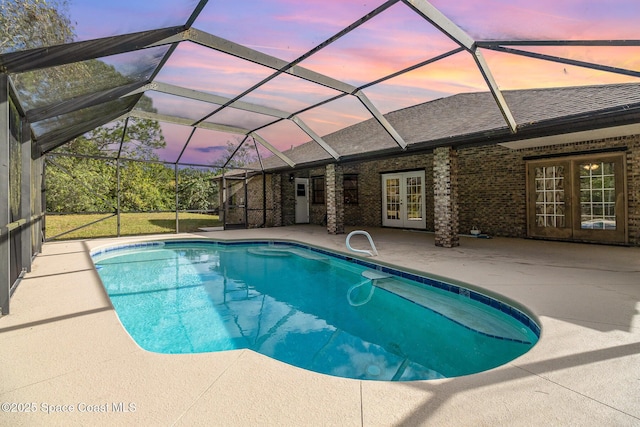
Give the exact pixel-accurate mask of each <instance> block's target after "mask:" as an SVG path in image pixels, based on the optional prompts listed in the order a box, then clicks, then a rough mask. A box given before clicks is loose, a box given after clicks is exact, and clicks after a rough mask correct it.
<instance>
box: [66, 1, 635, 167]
mask: <svg viewBox="0 0 640 427" xmlns="http://www.w3.org/2000/svg"><path fill="white" fill-rule="evenodd" d="M76 3H77V4H76ZM196 3H197V2H195V1H192V0H189V1H186V2H184V3H182V4H179V3H178V2H176V1H173V0H154V1H153V2H151V1H149V2H132V1H126V2H125V1H122V0H114V1H112V2H109V3H107V2H103V1H98V0H95V1H76V2H74V3H72V5H71V14H72V20H73V21H76V22H78V25H77V33H78V38H79V39H89V38H95V37H102V36H108V35H114V34H122V33H127V32H133V31H140V30H146V29H151V28H157V27H162V26H170V25H179V24H182V23H184V22H185V21H186V19H187V17H188V16H189V14H190V11H191V8H192V7H193V6H194V5H195V4H196ZM382 3H383V1H382V0H376V1H373V2H371V1H364V2H363V1H355V0H306V1H298V0H277V1H252V0H244V1H242V2H238V1H237V0H217V1H210V2H209V3H208V4H207V6H206V7H205V8H204V10H203V11H202V13H201V14H200V16H199V18H198V19H197V20H196V22H195V24H194V28H197V29H200V30H203V31H206V32H209V33H212V34H214V35H217V36H220V37H223V38H226V39H228V40H231V41H233V42H236V43H241V44H244V45H246V46H248V47H251V48H252V49H255V50H258V51H261V52H264V53H267V54H269V55H273V56H276V57H278V58H280V59H283V60H285V61H291V60H293V59H295V58H297V57H299V56H300V55H302V54H304V53H305V52H306V51H308V50H309V49H312V48H313V47H315V46H317V45H318V44H319V43H321V42H323V41H324V40H326V39H327V38H329V37H331V36H332V35H334V34H335V33H337V32H338V31H340V30H341V29H342V28H343V27H344V26H345V25H348V24H350V23H352V22H354V21H356V20H357V19H359V18H360V17H362V16H364V15H365V14H367V13H368V12H370V11H371V10H373V9H374V8H375V7H377V6H379V5H380V4H382ZM432 4H433V5H434V6H436V7H438V8H439V9H440V10H441V12H443V13H444V14H445V15H446V16H447V17H448V18H450V19H451V20H452V21H454V22H455V23H456V24H457V25H459V26H460V27H461V28H462V29H463V30H465V31H466V32H467V33H468V34H470V35H471V36H472V37H475V38H476V39H478V40H483V39H485V40H486V39H503V40H505V39H509V40H512V39H523V38H528V39H600V40H608V39H636V40H637V39H640V29H639V28H640V27H638V25H637V22H638V20H639V18H640V2H639V1H637V0H608V1H601V0H542V1H536V2H531V1H530V0H528V1H524V0H485V1H476V0H459V1H455V2H454V1H450V0H432ZM455 47H457V45H456V44H455V43H454V42H452V41H451V40H450V39H449V38H448V37H446V36H444V35H443V34H442V33H440V32H439V31H438V30H436V29H435V28H433V27H432V26H431V25H430V24H429V23H428V22H427V21H426V20H424V19H423V18H422V17H420V16H419V15H418V14H416V13H415V12H414V11H413V10H411V9H410V8H409V7H407V6H406V5H405V4H404V3H402V2H399V3H397V4H395V5H393V6H391V7H390V8H389V9H388V10H386V11H385V12H383V13H382V14H380V15H378V16H376V17H375V18H373V19H372V20H370V21H369V22H367V23H365V24H364V25H362V26H360V27H359V28H357V29H356V30H354V31H353V32H351V33H349V34H348V35H346V36H344V37H343V38H341V39H339V40H337V41H335V42H334V43H332V44H329V45H328V46H326V47H325V48H323V49H322V50H320V51H319V52H318V53H316V54H314V55H313V56H311V57H310V58H308V59H306V60H305V61H303V62H302V63H301V64H300V65H301V66H304V67H306V68H309V69H311V70H313V71H316V72H319V73H322V74H325V75H327V76H330V77H332V78H335V79H338V80H342V81H345V82H347V83H349V84H352V85H354V86H361V85H363V84H366V83H368V82H370V81H372V80H375V79H378V78H380V77H383V76H386V75H389V74H390V73H393V72H396V71H399V70H401V69H404V68H405V67H408V66H411V65H413V64H416V63H419V62H421V61H424V60H427V59H429V58H432V57H434V56H436V55H439V54H442V53H444V52H447V51H449V50H451V49H453V48H455ZM529 50H531V51H535V52H540V53H545V54H549V55H558V56H563V57H567V58H571V59H575V60H580V61H587V62H596V63H597V62H600V63H604V64H606V65H610V66H615V67H624V68H627V69H631V70H636V71H640V48H573V47H572V48H566V47H556V48H535V49H534V48H529ZM483 54H484V55H485V57H486V59H487V62H488V63H489V66H490V67H491V71H492V73H493V75H494V77H495V79H496V81H497V83H498V85H499V87H500V88H501V89H504V90H508V89H524V88H530V87H553V86H574V85H584V84H604V83H614V82H627V81H637V80H638V79H634V78H631V77H625V76H621V75H616V74H611V73H604V72H597V71H593V70H588V69H584V68H579V67H571V66H567V65H563V64H558V63H552V62H547V61H540V60H533V59H528V58H524V57H520V56H514V55H507V54H501V53H496V52H491V51H483ZM271 73H272V70H270V69H268V68H265V67H263V66H261V65H257V64H253V63H250V62H247V61H244V60H240V59H238V58H234V57H230V56H228V55H225V54H222V53H219V52H215V51H212V50H210V49H207V48H204V47H201V46H198V45H196V44H194V43H191V42H183V43H181V44H180V46H179V47H178V49H176V51H175V52H174V54H173V56H172V57H171V58H170V59H169V61H168V62H167V63H166V65H165V67H164V68H163V70H162V71H161V72H160V74H159V75H158V76H157V78H156V80H158V81H161V82H166V83H171V84H175V85H179V86H184V87H187V88H191V89H196V90H200V91H205V92H209V93H212V94H217V95H221V96H226V97H234V96H235V95H237V94H239V93H241V92H242V91H244V90H246V89H248V88H250V87H251V86H252V85H254V84H256V83H257V82H259V81H261V80H262V79H264V78H265V77H267V76H269V75H270V74H271ZM486 90H487V88H486V86H485V84H484V81H483V79H482V77H481V75H480V73H479V71H478V68H477V67H476V66H475V63H474V62H473V60H472V59H471V56H470V55H469V54H468V53H467V52H462V53H458V54H456V55H454V56H452V57H450V58H447V59H444V60H442V61H439V62H436V63H434V64H430V65H429V66H426V67H422V68H420V69H417V70H414V71H412V72H411V73H408V74H405V75H402V76H399V77H396V78H394V79H392V80H389V81H387V82H384V83H381V84H378V85H375V86H372V87H370V88H368V89H366V90H365V91H364V93H365V94H366V95H367V96H369V98H370V99H371V100H372V102H373V103H374V104H375V105H376V106H377V107H378V109H379V110H380V111H382V112H383V113H387V112H389V111H393V110H395V109H398V108H404V107H407V106H410V105H415V104H416V103H421V102H427V101H430V100H433V99H436V98H440V97H444V96H449V95H453V94H456V93H461V92H470V91H486ZM336 94H338V92H336V91H334V90H332V89H329V88H326V87H322V86H319V85H317V84H314V83H310V82H306V81H303V80H300V79H298V78H296V77H292V76H289V75H282V76H279V77H277V78H276V79H274V80H272V81H270V82H269V83H267V84H266V85H265V86H263V87H261V88H260V89H259V90H257V91H256V92H253V93H251V94H249V95H248V96H246V97H244V98H243V99H242V100H243V101H246V102H251V103H255V104H259V105H265V106H269V107H273V108H277V109H279V110H284V111H287V112H290V113H293V112H296V111H298V110H300V109H302V108H305V107H307V106H309V105H311V104H314V103H317V102H320V101H323V100H325V99H328V98H330V97H332V96H335V95H336ZM152 96H153V99H154V106H155V107H156V108H158V110H159V112H160V113H164V114H177V115H180V116H183V117H189V118H196V117H199V116H204V115H206V114H208V113H210V112H212V111H213V110H215V109H216V108H217V106H216V105H211V104H205V103H200V102H196V101H185V100H180V99H177V98H176V97H171V96H168V95H156V94H154V95H152ZM300 117H301V118H302V119H303V120H304V121H305V123H307V124H308V125H309V126H310V127H311V128H312V129H313V130H314V131H315V132H316V133H318V134H320V135H325V134H328V133H331V132H334V131H336V130H338V129H340V128H341V127H344V126H347V125H350V124H353V123H355V122H358V121H360V120H365V119H367V118H369V115H368V113H367V112H366V110H364V109H363V108H362V106H361V104H359V103H358V102H355V99H354V98H352V97H348V98H345V99H342V100H340V101H338V102H334V103H331V104H329V105H326V106H323V107H322V108H318V109H317V110H315V111H313V110H312V111H308V112H305V113H303V114H301V116H300ZM212 120H215V118H213V119H212ZM221 121H222V122H223V123H227V124H234V125H236V126H242V124H243V123H244V124H245V125H246V127H256V126H259V125H261V123H264V121H261V120H259V119H257V118H256V117H253V116H251V114H246V115H245V116H244V121H243V116H242V114H238V112H237V111H236V112H233V114H232V113H228V114H227V115H225V116H224V117H223V118H221ZM291 125H293V124H292V123H291ZM169 128H170V127H167V129H166V130H165V131H164V132H165V137H166V138H167V140H168V141H169V143H170V146H171V147H180V146H181V144H182V143H183V139H184V136H183V135H184V133H185V132H182V131H177V130H173V129H169ZM260 133H261V135H263V136H264V137H265V138H267V139H268V140H269V141H270V142H271V143H272V144H273V145H275V146H276V147H278V148H281V149H286V148H289V147H290V146H291V145H298V144H300V143H303V142H306V141H307V140H309V137H308V136H306V135H305V134H304V133H302V132H301V131H300V130H299V129H298V127H297V126H295V125H293V126H289V125H288V124H287V125H285V124H282V123H280V124H278V125H275V126H272V127H269V128H265V129H263V130H262V131H261V132H260ZM196 134H198V137H197V138H194V151H193V153H200V154H202V153H208V154H211V155H213V153H220V152H222V150H221V149H220V147H222V146H223V145H224V144H226V140H227V139H229V138H235V136H230V137H228V138H226V139H225V137H218V136H216V137H213V136H212V135H211V134H207V133H202V134H201V131H198V132H196ZM187 135H188V132H187ZM174 139H175V141H173V140H174ZM196 144H199V145H198V147H196ZM207 144H209V145H207ZM200 145H201V146H200ZM215 147H218V148H215ZM190 149H191V147H190ZM169 151H171V153H172V154H171V155H173V154H175V153H173V151H175V149H174V148H171V149H169V148H167V153H169ZM178 152H179V151H178ZM186 155H187V153H185V156H186ZM189 156H194V158H197V157H198V156H197V155H196V154H189ZM168 157H171V156H170V155H169V156H168ZM199 158H202V155H200V157H199Z"/></svg>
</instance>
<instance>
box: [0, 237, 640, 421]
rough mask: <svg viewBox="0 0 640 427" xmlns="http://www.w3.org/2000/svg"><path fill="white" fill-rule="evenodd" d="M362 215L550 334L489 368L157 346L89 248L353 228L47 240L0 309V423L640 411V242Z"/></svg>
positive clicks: (395, 243)
mask: <svg viewBox="0 0 640 427" xmlns="http://www.w3.org/2000/svg"><path fill="white" fill-rule="evenodd" d="M347 231H350V230H347ZM367 231H369V232H370V233H371V235H372V237H373V240H374V241H375V244H376V246H377V249H378V252H379V254H380V255H379V256H378V257H376V258H374V260H375V261H380V262H384V263H390V264H395V265H398V266H401V267H405V268H409V269H413V270H418V271H424V272H428V273H432V274H436V275H441V276H445V277H450V278H452V279H455V280H460V281H463V282H468V283H472V284H474V285H477V286H480V287H482V288H485V289H487V290H489V291H491V292H495V293H498V294H501V295H504V296H505V297H506V298H508V299H511V300H514V301H516V302H517V303H520V304H522V305H524V306H525V307H527V308H528V309H529V310H530V312H532V313H533V314H534V315H535V316H536V317H537V319H538V321H539V322H540V323H541V326H542V336H541V339H540V341H539V342H538V344H537V345H536V346H535V347H534V348H533V349H532V350H531V351H530V352H528V353H526V354H525V355H523V356H521V357H519V358H518V359H516V360H514V361H512V362H511V363H508V364H506V365H504V366H501V367H499V368H496V369H492V370H490V371H486V372H483V373H480V374H475V375H470V376H466V377H458V378H450V379H445V380H437V381H417V382H405V383H390V382H376V381H358V380H349V379H343V378H336V377H330V376H326V375H320V374H316V373H313V372H308V371H305V370H302V369H299V368H295V367H292V366H289V365H286V364H284V363H281V362H278V361H276V360H272V359H270V358H268V357H265V356H262V355H260V354H257V353H254V352H252V351H250V350H237V351H229V352H222V353H209V354H195V355H162V354H155V353H149V352H147V351H144V350H142V349H140V348H139V347H138V346H137V345H136V344H135V343H134V342H133V341H132V340H131V339H130V337H129V336H128V334H127V333H126V332H125V330H124V329H123V328H122V326H121V324H120V322H119V320H118V318H117V316H116V314H115V312H114V311H113V309H112V307H111V304H110V302H109V299H108V297H107V296H106V294H105V292H104V290H103V288H102V284H101V282H100V280H99V277H98V275H97V273H96V271H95V269H94V268H93V264H92V262H91V259H90V256H89V252H90V250H91V249H93V248H96V247H98V246H102V245H106V244H109V243H112V242H123V241H126V242H130V241H135V240H151V239H156V238H188V237H193V236H198V237H213V238H216V239H235V238H246V239H264V238H274V239H275V238H282V239H288V240H296V241H300V242H303V243H308V244H313V245H317V246H322V247H325V248H328V249H330V250H336V251H341V252H346V247H345V237H346V235H337V236H332V235H328V234H327V233H326V230H325V229H324V228H321V227H315V226H295V227H281V228H271V229H256V230H233V231H217V232H202V233H193V234H181V235H164V236H146V237H138V238H121V239H96V240H85V241H68V242H55V243H46V244H45V245H44V247H43V251H42V253H41V254H40V255H38V257H37V258H36V259H35V261H34V264H33V269H32V271H31V272H30V273H28V274H27V275H26V276H25V278H24V279H23V281H22V282H21V283H20V285H19V287H18V288H17V290H16V292H15V293H14V295H13V297H12V299H11V314H9V315H7V316H4V317H2V318H0V361H1V363H2V366H3V368H2V373H1V374H0V402H1V403H2V404H3V405H2V412H0V425H11V426H20V425H25V426H26V425H28V426H33V425H136V426H139V425H145V426H146V425H185V426H186V425H225V426H232V425H240V426H250V425H251V426H253V425H268V426H289V425H291V426H302V425H304V426H313V425H335V426H338V425H339V426H360V425H364V426H390V425H407V426H409V425H439V426H441V425H451V426H465V425H468V426H478V425H487V426H494V425H509V426H514V425H527V426H529V425H536V426H540V425H549V426H559V425H563V426H564V425H580V426H585V425H589V426H603V425H609V426H611V425H616V426H639V425H640V248H625V247H613V246H601V245H586V244H574V243H562V242H542V241H534V240H524V239H506V238H494V239H477V238H473V237H461V244H460V246H459V247H457V248H453V249H445V248H438V247H436V246H434V243H433V234H430V233H424V232H410V231H401V230H391V229H381V228H367ZM361 238H362V240H360V239H361ZM352 246H354V247H356V248H366V245H365V240H364V238H363V237H362V236H355V237H354V238H353V239H352ZM7 403H9V404H14V405H9V406H7ZM7 408H8V409H9V410H10V412H5V410H6V409H7ZM29 409H31V410H32V411H33V410H34V409H35V410H36V411H35V412H24V411H26V410H29ZM11 410H16V411H18V410H20V411H22V412H19V413H18V412H11ZM46 410H50V411H61V412H53V413H49V414H47V413H46V412H45V411H46ZM64 410H66V411H73V412H62V411H64Z"/></svg>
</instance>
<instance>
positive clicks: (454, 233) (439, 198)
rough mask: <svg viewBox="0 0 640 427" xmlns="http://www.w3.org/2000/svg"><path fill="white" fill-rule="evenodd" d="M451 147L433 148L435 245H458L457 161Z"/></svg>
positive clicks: (447, 246) (449, 246) (446, 246)
mask: <svg viewBox="0 0 640 427" xmlns="http://www.w3.org/2000/svg"><path fill="white" fill-rule="evenodd" d="M457 154H458V153H457V152H456V151H455V150H454V149H453V148H451V147H438V148H436V149H435V150H433V199H434V200H433V202H434V224H435V232H436V238H435V241H436V246H442V247H445V248H452V247H455V246H458V245H459V244H460V241H459V239H458V162H457Z"/></svg>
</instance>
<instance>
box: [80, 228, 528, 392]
mask: <svg viewBox="0 0 640 427" xmlns="http://www.w3.org/2000/svg"><path fill="white" fill-rule="evenodd" d="M334 255H335V254H330V253H329V252H326V251H324V250H319V249H315V248H308V247H305V246H303V245H300V244H293V243H285V242H252V243H245V242H234V243H223V242H214V241H166V242H149V243H143V244H137V245H135V246H134V245H129V246H123V247H122V246H121V247H112V248H107V249H102V250H98V251H95V252H94V253H93V254H92V256H93V259H94V262H95V264H96V268H97V269H98V272H99V274H100V277H101V279H102V281H103V283H104V286H105V288H106V290H107V292H108V294H109V296H110V298H111V301H112V303H113V306H114V308H115V310H116V313H117V314H118V316H119V318H120V320H121V322H122V324H123V325H124V327H125V328H126V330H127V331H128V332H129V334H130V335H131V337H132V338H133V339H134V340H135V341H136V342H137V343H138V344H139V345H140V346H141V347H142V348H144V349H146V350H149V351H153V352H159V353H199V352H212V351H224V350H231V349H245V348H246V349H251V350H254V351H256V352H259V353H262V354H265V355H267V356H269V357H272V358H274V359H277V360H280V361H282V362H285V363H289V364H291V365H295V366H298V367H301V368H305V369H309V370H312V371H316V372H320V373H324V374H329V375H335V376H341V377H348V378H358V379H369V380H392V381H407V380H420V379H433V378H446V377H455V376H459V375H466V374H472V373H476V372H480V371H484V370H487V369H491V368H493V367H496V366H499V365H502V364H504V363H506V362H508V361H510V360H513V359H514V358H516V357H518V356H520V355H521V354H523V353H525V352H527V351H528V350H529V349H530V348H531V347H532V346H533V345H534V344H535V343H536V341H537V340H538V336H539V333H540V329H539V327H538V326H537V325H536V324H535V322H533V321H532V320H531V319H530V318H529V317H527V316H526V315H525V314H524V313H522V312H521V311H519V310H517V309H515V308H512V307H510V306H508V305H506V304H504V303H501V302H499V301H497V300H495V299H491V298H489V297H487V296H485V295H483V294H481V293H478V292H476V291H473V290H469V289H466V288H463V287H460V286H458V285H454V284H448V283H445V282H442V281H437V280H434V279H431V278H428V277H422V276H416V275H413V274H408V273H403V272H401V271H398V270H395V269H391V268H388V267H381V266H377V265H375V264H371V263H369V262H368V261H363V260H357V259H351V258H348V257H345V256H334Z"/></svg>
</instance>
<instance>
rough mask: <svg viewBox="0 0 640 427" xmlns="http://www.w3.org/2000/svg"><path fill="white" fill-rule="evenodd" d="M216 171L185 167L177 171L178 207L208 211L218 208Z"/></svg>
mask: <svg viewBox="0 0 640 427" xmlns="http://www.w3.org/2000/svg"><path fill="white" fill-rule="evenodd" d="M218 174H219V172H217V171H203V170H200V169H195V168H185V169H181V170H179V171H178V209H181V210H197V211H203V212H204V211H209V210H215V209H217V208H219V201H218V195H219V189H218V186H217V185H216V184H215V183H214V178H215V177H216V176H217V175H218Z"/></svg>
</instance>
